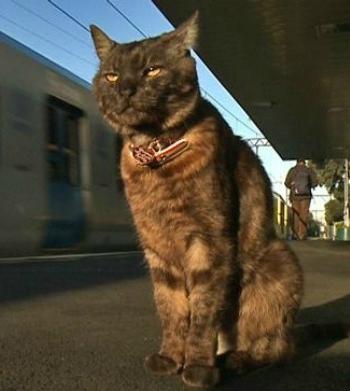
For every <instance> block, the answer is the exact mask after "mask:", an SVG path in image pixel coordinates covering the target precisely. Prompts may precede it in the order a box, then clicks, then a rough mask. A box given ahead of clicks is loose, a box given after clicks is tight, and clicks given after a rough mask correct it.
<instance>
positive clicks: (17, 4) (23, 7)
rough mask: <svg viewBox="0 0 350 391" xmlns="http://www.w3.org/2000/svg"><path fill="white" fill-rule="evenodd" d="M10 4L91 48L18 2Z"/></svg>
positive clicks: (13, 0)
mask: <svg viewBox="0 0 350 391" xmlns="http://www.w3.org/2000/svg"><path fill="white" fill-rule="evenodd" d="M11 1H12V3H14V4H16V6H17V7H20V8H22V9H24V10H25V11H26V12H28V13H29V14H32V15H34V16H35V17H37V18H38V19H40V20H42V21H43V22H45V23H47V24H49V25H50V26H52V27H54V28H55V29H57V30H59V31H61V32H62V33H64V34H66V35H68V36H70V37H71V38H73V39H75V40H76V41H78V42H80V43H81V44H83V45H85V46H87V47H89V48H90V47H91V45H89V44H88V43H86V42H85V41H83V40H82V39H80V38H78V37H76V36H75V35H73V34H71V33H70V32H69V31H67V30H64V29H63V28H61V27H59V26H57V25H56V24H54V23H52V22H50V21H49V20H47V19H45V18H44V17H42V16H41V15H40V14H38V13H36V12H34V11H33V10H31V9H30V8H28V7H26V6H25V5H23V4H21V3H19V2H18V1H16V0H11Z"/></svg>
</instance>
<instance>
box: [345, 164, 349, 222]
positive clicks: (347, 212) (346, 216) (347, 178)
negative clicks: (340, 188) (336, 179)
mask: <svg viewBox="0 0 350 391" xmlns="http://www.w3.org/2000/svg"><path fill="white" fill-rule="evenodd" d="M344 225H345V227H350V216H349V159H345V174H344Z"/></svg>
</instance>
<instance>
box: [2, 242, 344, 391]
mask: <svg viewBox="0 0 350 391" xmlns="http://www.w3.org/2000/svg"><path fill="white" fill-rule="evenodd" d="M291 245H292V247H293V248H294V250H295V251H296V252H297V253H298V255H299V257H300V259H301V263H302V266H303V268H304V271H305V297H304V301H303V308H302V310H301V312H300V316H299V318H300V322H331V321H337V320H339V321H341V320H342V321H349V320H350V243H346V242H326V241H306V242H292V243H291ZM0 301H1V307H0V360H1V365H0V390H1V391H22V390H23V391H24V390H25V391H41V390H43V391H62V390H63V391H71V390H72V391H73V390H74V391H112V390H113V391H137V390H142V391H175V390H183V389H185V388H184V387H185V386H184V385H183V384H182V383H181V380H180V379H179V378H178V377H177V376H174V377H157V376H154V375H152V374H149V373H147V372H146V371H145V369H144V368H143V358H144V356H146V355H147V354H149V353H151V352H154V351H155V350H156V349H157V347H158V344H159V336H160V328H159V323H158V319H157V316H156V312H155V307H154V304H153V297H152V287H151V282H150V280H149V277H148V275H147V268H146V266H145V265H144V264H143V263H142V255H141V254H140V253H119V254H109V255H104V256H102V255H95V256H91V255H90V256H80V257H79V258H70V257H69V256H66V257H63V258H59V257H58V258H49V259H45V258H44V259H31V260H30V259H28V260H23V259H22V260H17V261H12V262H10V261H9V260H6V261H1V262H0ZM186 389H187V388H186ZM217 390H219V391H220V390H221V391H226V390H227V391H229V390H235V391H239V390H244V391H250V390H251V391H253V390H254V391H256V390H259V391H276V390H278V391H279V390H281V391H282V390H283V391H289V390H290V391H294V390H298V391H299V390H300V391H303V390H307V391H312V390H317V391H323V390H325V391H326V390H327V391H331V390H334V391H349V390H350V339H347V340H340V341H335V340H329V341H319V342H318V343H316V344H311V345H310V346H305V347H303V348H302V349H301V351H300V352H299V354H298V356H297V357H296V358H295V359H294V360H293V361H292V362H290V363H289V364H287V365H286V366H283V367H267V368H262V369H259V370H256V371H255V372H251V373H249V374H247V375H244V376H237V377H225V378H224V379H223V382H222V384H221V385H220V386H218V387H217Z"/></svg>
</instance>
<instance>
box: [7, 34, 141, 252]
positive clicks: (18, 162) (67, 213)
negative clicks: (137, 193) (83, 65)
mask: <svg viewBox="0 0 350 391" xmlns="http://www.w3.org/2000/svg"><path fill="white" fill-rule="evenodd" d="M120 149H121V148H120V143H119V142H118V139H117V137H116V136H115V134H114V133H113V131H112V129H110V128H109V127H108V126H107V125H106V124H105V123H104V122H103V121H102V118H101V117H100V115H99V113H98V111H97V107H96V104H95V101H94V98H93V96H92V94H91V88H90V85H89V84H88V83H87V82H85V81H84V80H82V79H80V78H78V77H77V76H75V75H73V74H72V73H70V72H68V71H67V70H65V69H63V68H61V67H60V66H58V65H57V64H55V63H53V62H51V61H49V60H48V59H46V58H44V57H42V56H40V55H39V54H37V53H35V52H33V51H32V50H30V49H29V48H27V47H25V46H23V45H22V44H20V43H19V42H17V41H15V40H13V39H11V38H10V37H8V36H7V35H5V34H3V33H1V32H0V256H11V255H32V254H33V255H34V254H40V253H46V252H50V251H75V252H76V251H78V252H84V251H91V250H95V251H99V250H123V249H132V248H136V243H137V240H136V234H135V231H134V228H133V223H132V218H131V215H130V212H129V210H128V207H127V203H126V200H125V198H124V193H123V186H122V181H121V178H120V170H119V156H120Z"/></svg>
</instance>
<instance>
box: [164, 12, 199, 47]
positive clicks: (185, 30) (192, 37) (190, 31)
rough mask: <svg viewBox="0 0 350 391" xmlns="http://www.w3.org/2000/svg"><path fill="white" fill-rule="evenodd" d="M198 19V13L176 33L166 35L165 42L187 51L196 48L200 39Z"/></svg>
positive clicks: (181, 25) (178, 28)
mask: <svg viewBox="0 0 350 391" xmlns="http://www.w3.org/2000/svg"><path fill="white" fill-rule="evenodd" d="M198 19H199V13H198V11H196V12H195V13H194V14H193V15H192V16H191V17H190V18H189V19H187V20H186V21H185V22H183V23H182V24H180V26H179V27H177V28H176V29H175V30H174V31H172V32H170V33H168V34H165V35H164V40H165V41H166V42H169V43H170V44H171V45H173V46H174V47H175V48H182V49H185V50H188V49H191V48H193V47H194V46H196V43H197V39H198V30H199V26H198Z"/></svg>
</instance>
